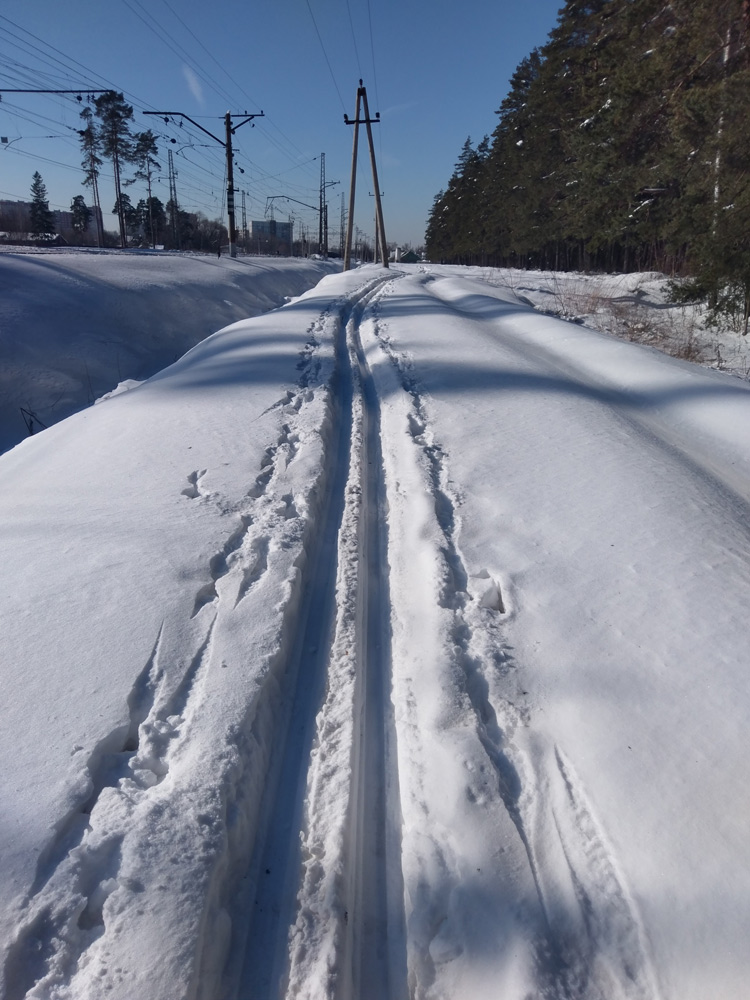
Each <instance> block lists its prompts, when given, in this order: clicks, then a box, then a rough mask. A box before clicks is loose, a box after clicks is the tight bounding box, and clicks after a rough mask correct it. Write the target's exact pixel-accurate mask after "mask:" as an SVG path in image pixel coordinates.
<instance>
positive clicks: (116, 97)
mask: <svg viewBox="0 0 750 1000" xmlns="http://www.w3.org/2000/svg"><path fill="white" fill-rule="evenodd" d="M94 107H95V108H96V115H97V117H98V118H99V121H100V125H99V130H98V139H99V142H100V144H101V150H102V153H103V154H104V155H105V156H107V157H109V159H110V160H111V161H112V167H113V169H114V175H115V196H116V201H115V206H116V210H117V218H118V221H119V225H120V246H123V247H124V246H126V244H127V239H126V234H127V225H126V220H125V216H124V214H123V212H122V209H123V206H124V204H125V202H124V200H123V195H122V183H121V176H122V168H123V166H124V165H125V164H126V163H130V162H132V160H133V157H134V148H135V147H134V138H133V135H132V133H131V131H130V122H131V121H132V119H133V108H132V107H131V106H130V105H129V104H128V103H127V102H126V101H125V98H124V96H123V95H122V94H120V93H118V92H117V91H115V90H107V91H105V93H103V94H100V95H99V96H98V97H96V98H94ZM128 202H129V199H128Z"/></svg>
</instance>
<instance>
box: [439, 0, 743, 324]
mask: <svg viewBox="0 0 750 1000" xmlns="http://www.w3.org/2000/svg"><path fill="white" fill-rule="evenodd" d="M749 39H750V3H749V2H748V0H671V2H670V3H664V0H566V2H565V3H564V5H563V7H562V9H561V10H560V14H559V17H558V23H557V25H556V27H555V29H554V30H553V32H552V33H551V35H550V38H549V40H548V42H547V44H546V45H544V46H543V47H542V48H541V49H539V50H535V51H534V52H532V53H531V54H530V55H529V56H528V57H527V58H526V59H524V60H523V61H522V62H521V64H520V65H519V66H518V68H517V69H516V71H515V73H514V74H513V77H512V78H511V81H510V88H509V92H508V95H507V96H506V97H505V99H504V100H503V102H502V104H501V106H500V109H499V111H498V119H499V120H498V124H497V127H496V129H495V131H494V132H493V134H492V141H491V143H490V145H489V148H487V147H486V145H483V144H480V145H479V146H477V148H476V149H474V148H473V147H472V145H471V142H470V141H469V140H467V142H466V143H465V144H464V147H463V148H462V150H461V154H460V156H459V159H458V162H457V164H456V167H455V169H454V172H453V175H452V176H451V178H450V181H449V184H448V186H447V188H446V189H445V190H444V191H442V192H440V193H439V194H438V195H437V196H436V199H435V202H434V204H433V206H432V209H431V211H430V215H429V220H428V226H427V233H426V242H427V250H428V254H429V256H430V258H431V259H433V260H434V259H441V260H446V261H458V262H460V261H465V262H467V263H468V262H473V261H479V260H485V259H486V260H491V261H493V262H495V263H507V264H514V265H519V264H520V265H527V266H539V267H563V268H567V269H571V268H589V267H594V268H605V269H608V270H629V269H638V268H640V269H644V268H645V269H649V270H650V269H660V270H667V271H672V272H674V273H682V274H691V273H692V274H694V275H696V277H697V279H698V284H699V285H700V287H702V288H704V289H706V290H707V291H708V293H709V295H710V302H711V303H712V304H713V305H714V306H716V307H718V308H727V309H736V310H738V311H739V316H740V320H741V321H743V324H744V325H747V323H748V319H749V318H750V170H748V167H747V134H748V129H749V127H750V121H749V119H750V111H749V105H748V101H747V94H748V93H750V45H749V44H748V42H749Z"/></svg>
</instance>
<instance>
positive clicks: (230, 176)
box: [143, 111, 265, 257]
mask: <svg viewBox="0 0 750 1000" xmlns="http://www.w3.org/2000/svg"><path fill="white" fill-rule="evenodd" d="M143 114H144V115H159V116H160V117H161V118H163V119H164V123H165V125H168V124H169V119H170V118H185V119H187V121H189V122H190V124H191V125H195V127H196V128H198V129H200V130H201V132H204V133H205V134H206V135H207V136H209V138H211V139H213V140H214V142H218V144H219V145H220V146H223V147H224V149H225V150H226V153H227V222H228V223H229V225H228V226H227V230H228V233H229V256H230V257H236V256H237V228H236V226H235V222H234V193H235V191H236V190H237V189H236V188H235V186H234V157H233V155H232V136H233V135H234V133H235V132H236V131H237V129H238V128H242V126H243V125H247V123H248V122H251V121H252V120H253V118H265V114H264V113H263V112H262V111H260V112H258V113H257V114H254V115H249V114H248V113H247V111H245V112H244V113H243V114H244V117H243V118H242V121H241V122H238V123H237V124H236V125H233V124H232V113H231V111H227V113H226V114H225V115H224V129H225V132H226V139H220V138H219V137H218V135H214V134H213V132H209V131H208V129H207V128H204V127H203V126H202V125H201V124H200V123H199V122H197V121H195V119H194V118H191V117H190V115H186V114H185V112H184V111H144V112H143ZM235 117H237V118H240V117H242V116H241V115H240V114H237V115H236V116H235ZM240 170H241V171H242V167H240ZM242 172H243V173H244V171H242ZM219 253H221V247H219Z"/></svg>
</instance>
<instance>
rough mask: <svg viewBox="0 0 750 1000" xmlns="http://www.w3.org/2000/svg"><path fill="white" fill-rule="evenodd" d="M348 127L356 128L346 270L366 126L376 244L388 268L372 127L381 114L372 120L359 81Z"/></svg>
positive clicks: (346, 246)
mask: <svg viewBox="0 0 750 1000" xmlns="http://www.w3.org/2000/svg"><path fill="white" fill-rule="evenodd" d="M360 110H362V111H364V115H365V116H364V118H360ZM344 121H345V122H346V124H347V125H353V126H354V140H353V143H352V182H351V187H350V189H349V218H348V219H347V224H346V244H345V246H344V270H345V271H348V270H349V269H350V268H351V261H352V233H353V231H354V194H355V190H356V184H357V152H358V148H359V126H360V125H365V126H366V128H367V142H368V144H369V147H370V164H371V166H372V182H373V184H374V185H375V224H376V226H377V238H376V241H375V242H376V243H377V244H379V246H380V255H381V258H382V264H383V267H388V248H387V247H386V243H385V224H384V223H383V205H382V203H381V201H380V184H379V182H378V168H377V164H376V163H375V146H374V145H373V141H372V125H373V124H375V123H379V122H380V112H379V111H378V112H377V113H376V115H375V117H374V118H370V108H369V106H368V104H367V90H366V88H365V87H363V86H362V81H361V80H360V81H359V87H358V88H357V106H356V111H355V113H354V118H353V119H352V118H349V116H348V115H346V114H345V115H344Z"/></svg>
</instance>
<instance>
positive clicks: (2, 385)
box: [0, 247, 338, 452]
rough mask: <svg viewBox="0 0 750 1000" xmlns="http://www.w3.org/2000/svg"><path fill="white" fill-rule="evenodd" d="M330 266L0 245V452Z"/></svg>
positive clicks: (269, 305)
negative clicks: (30, 430)
mask: <svg viewBox="0 0 750 1000" xmlns="http://www.w3.org/2000/svg"><path fill="white" fill-rule="evenodd" d="M337 269H338V268H337V266H336V265H335V264H333V263H327V262H323V261H314V260H305V259H302V258H276V257H266V258H264V257H239V258H237V259H236V260H232V259H230V258H229V257H227V256H224V257H221V258H217V257H216V256H215V255H209V254H197V253H196V254H176V253H159V252H155V251H144V250H133V251H122V250H80V249H76V250H65V249H58V248H50V249H37V248H21V247H14V248H10V247H0V452H3V451H6V450H7V449H8V448H11V447H12V446H13V445H14V444H17V443H18V442H19V441H21V440H22V439H23V438H24V437H26V436H27V435H28V433H29V428H31V429H32V430H33V431H38V430H40V429H41V428H42V427H49V426H50V425H51V424H53V423H56V422H57V421H58V420H62V419H63V417H67V416H69V415H70V414H71V413H74V412H75V411H76V410H80V409H82V408H83V407H84V406H88V405H90V404H91V403H93V402H94V401H95V400H96V399H98V398H99V397H100V396H103V395H104V394H105V393H107V392H110V391H111V390H112V389H114V388H115V386H117V385H118V383H121V382H127V381H129V380H143V379H145V378H148V377H149V376H151V375H154V374H155V373H156V372H158V371H160V370H161V369H162V368H165V367H166V366H167V365H169V364H171V363H172V362H173V361H176V360H177V359H178V358H179V357H181V356H182V355H183V354H184V353H185V351H187V350H189V349H190V348H191V347H193V346H195V344H197V343H198V342H199V341H200V340H203V338H204V337H207V336H209V335H210V334H212V333H215V332H216V330H219V329H221V327H223V326H226V325H227V324H228V323H233V322H235V321H236V320H238V319H245V318H247V317H248V316H257V315H259V314H260V313H263V312H266V311H267V310H268V309H273V308H275V307H276V306H279V305H282V303H283V302H284V300H285V298H287V297H288V296H293V295H299V294H300V292H303V291H305V290H306V289H308V288H310V286H311V285H314V284H315V283H316V282H317V281H319V280H320V278H321V277H323V275H325V274H328V273H330V272H331V270H337Z"/></svg>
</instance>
